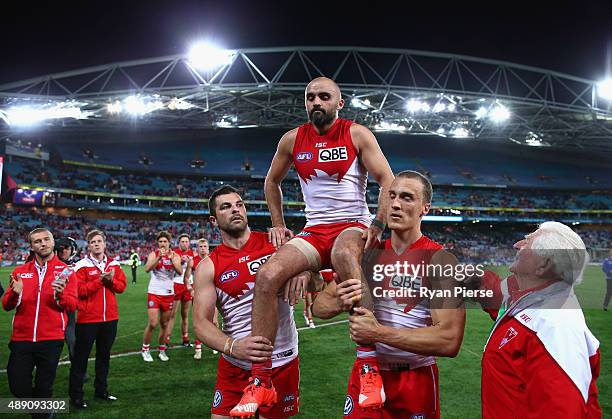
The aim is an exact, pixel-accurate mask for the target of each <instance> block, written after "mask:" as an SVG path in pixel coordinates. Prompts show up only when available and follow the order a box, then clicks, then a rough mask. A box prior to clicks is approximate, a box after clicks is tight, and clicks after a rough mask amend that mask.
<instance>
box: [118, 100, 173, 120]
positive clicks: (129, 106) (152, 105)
mask: <svg viewBox="0 0 612 419" xmlns="http://www.w3.org/2000/svg"><path fill="white" fill-rule="evenodd" d="M163 107H164V104H163V103H162V101H161V100H159V99H154V100H146V99H144V98H142V97H140V96H134V95H132V96H128V97H126V98H125V100H124V101H123V108H124V109H125V111H126V112H127V113H129V114H131V115H134V116H142V115H145V114H147V113H149V112H153V111H155V110H157V109H161V108H163Z"/></svg>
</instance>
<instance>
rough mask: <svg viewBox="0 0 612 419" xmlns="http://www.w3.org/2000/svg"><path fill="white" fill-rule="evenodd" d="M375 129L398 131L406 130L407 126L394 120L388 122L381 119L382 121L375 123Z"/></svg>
mask: <svg viewBox="0 0 612 419" xmlns="http://www.w3.org/2000/svg"><path fill="white" fill-rule="evenodd" d="M374 129H375V130H376V131H396V132H403V131H406V127H405V126H403V125H398V124H396V123H393V122H387V121H381V122H380V123H378V124H376V125H374Z"/></svg>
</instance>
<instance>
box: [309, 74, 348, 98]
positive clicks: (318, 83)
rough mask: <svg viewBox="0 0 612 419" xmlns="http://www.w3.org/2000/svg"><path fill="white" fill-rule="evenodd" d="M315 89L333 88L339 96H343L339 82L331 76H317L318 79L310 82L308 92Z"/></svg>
mask: <svg viewBox="0 0 612 419" xmlns="http://www.w3.org/2000/svg"><path fill="white" fill-rule="evenodd" d="M313 89H317V90H332V91H334V93H335V94H336V95H338V97H339V98H340V97H342V96H341V93H340V87H338V84H337V83H336V82H335V81H333V80H332V79H330V78H329V77H317V78H316V79H313V80H312V81H311V82H310V83H308V86H306V93H308V91H309V90H313Z"/></svg>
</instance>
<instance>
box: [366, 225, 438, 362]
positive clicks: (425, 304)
mask: <svg viewBox="0 0 612 419" xmlns="http://www.w3.org/2000/svg"><path fill="white" fill-rule="evenodd" d="M383 249H384V251H383V252H382V253H381V255H380V257H379V258H378V259H377V262H376V263H377V264H384V265H394V264H395V263H396V262H400V263H402V264H403V263H404V262H408V263H410V264H414V265H420V264H421V261H423V262H424V264H427V263H429V261H430V259H431V256H432V255H433V254H434V253H435V252H436V251H438V250H440V249H442V246H441V245H440V244H438V243H436V242H435V241H433V240H431V239H429V238H428V237H426V236H421V238H420V239H418V240H417V241H416V242H414V243H413V244H412V245H411V246H410V247H409V248H408V249H406V250H405V251H404V253H403V254H401V255H397V254H396V253H395V251H394V250H393V248H392V247H391V240H386V241H385V242H384V243H383ZM370 284H371V286H372V287H382V289H384V290H394V291H397V290H398V289H401V288H404V289H412V290H414V291H415V294H413V296H406V297H394V298H391V297H388V296H380V297H379V296H376V294H375V297H374V312H375V313H376V318H377V319H378V321H379V322H380V323H381V324H383V325H385V326H389V327H396V328H411V329H416V328H420V327H428V326H431V324H432V322H431V309H430V306H429V303H430V300H429V298H427V297H419V296H418V290H419V288H420V287H421V286H426V287H428V288H430V287H429V279H428V278H427V277H426V276H425V275H424V274H421V272H418V273H415V274H414V275H408V276H397V275H394V276H393V277H389V276H385V278H384V279H383V280H382V281H380V282H376V281H372V282H371V283H370ZM372 290H373V291H374V289H373V288H372ZM376 354H377V357H378V362H379V366H380V368H381V369H382V370H386V369H393V368H395V367H403V366H406V365H410V367H411V368H419V367H423V366H427V365H431V364H434V363H435V362H436V359H435V357H433V356H424V355H419V354H414V353H411V352H406V351H402V350H401V349H397V348H394V347H392V346H389V345H385V344H384V343H377V344H376Z"/></svg>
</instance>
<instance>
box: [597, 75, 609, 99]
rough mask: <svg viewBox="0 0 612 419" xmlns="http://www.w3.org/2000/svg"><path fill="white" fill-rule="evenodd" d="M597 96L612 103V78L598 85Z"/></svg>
mask: <svg viewBox="0 0 612 419" xmlns="http://www.w3.org/2000/svg"><path fill="white" fill-rule="evenodd" d="M597 94H598V95H599V97H601V98H602V99H606V100H610V101H612V77H608V78H606V79H604V80H602V81H600V82H599V83H597Z"/></svg>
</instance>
